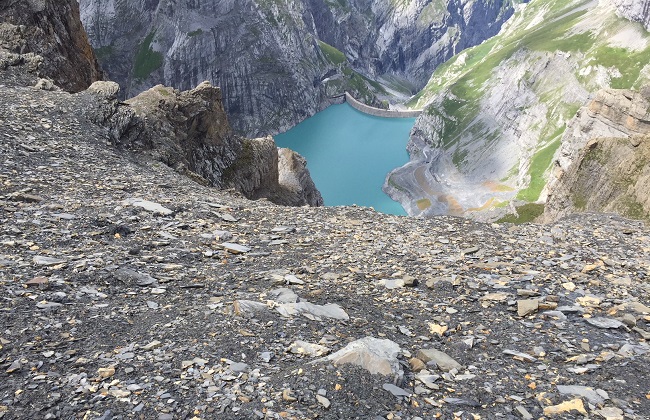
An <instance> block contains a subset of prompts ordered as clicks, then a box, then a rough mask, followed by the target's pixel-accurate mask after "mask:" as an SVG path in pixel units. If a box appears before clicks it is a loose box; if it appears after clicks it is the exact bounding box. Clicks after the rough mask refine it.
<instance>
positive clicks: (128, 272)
mask: <svg viewBox="0 0 650 420" xmlns="http://www.w3.org/2000/svg"><path fill="white" fill-rule="evenodd" d="M113 275H114V276H115V278H116V279H118V280H119V281H121V282H122V283H125V284H128V285H132V284H134V285H136V286H140V287H147V286H153V285H157V284H158V280H156V279H155V278H153V277H151V276H150V275H149V274H147V273H141V272H139V271H135V270H133V269H130V268H120V269H117V270H115V272H114V273H113Z"/></svg>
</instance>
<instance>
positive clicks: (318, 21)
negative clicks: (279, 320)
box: [80, 0, 519, 136]
mask: <svg viewBox="0 0 650 420" xmlns="http://www.w3.org/2000/svg"><path fill="white" fill-rule="evenodd" d="M518 2H519V1H515V2H512V1H506V0H498V1H490V0H417V1H409V2H395V1H391V0H345V1H327V2H323V1H315V0H314V1H297V0H290V1H283V2H268V1H261V0H242V1H237V2H235V1H215V0H208V1H202V2H196V1H194V2H173V3H172V2H165V1H159V0H154V1H144V0H138V1H127V0H106V1H98V0H81V1H80V4H81V11H82V19H83V21H84V24H85V26H86V28H87V30H88V32H89V35H90V39H91V42H92V44H93V46H94V47H95V48H96V50H97V53H98V55H99V57H100V60H101V62H102V64H103V66H104V67H105V68H106V69H107V72H108V74H109V75H110V76H111V78H113V79H114V80H116V81H118V82H119V83H120V84H121V85H122V86H123V88H124V91H125V94H126V96H127V97H128V96H132V95H135V94H137V93H139V92H140V91H143V90H146V89H148V88H150V87H152V86H154V85H156V84H159V83H162V84H165V85H167V86H173V87H175V88H178V89H190V88H192V87H193V86H195V85H196V84H198V83H200V82H202V81H203V80H208V81H210V82H211V83H212V84H213V85H215V86H219V87H221V89H222V92H223V101H224V106H225V109H226V111H227V112H228V115H229V117H230V119H231V122H232V124H233V127H234V128H235V129H236V130H237V131H238V132H240V133H243V134H246V135H249V136H258V135H266V134H275V133H278V132H281V131H285V130H286V129H288V128H290V127H291V126H293V125H295V124H296V123H297V122H299V121H301V120H303V119H305V118H306V117H308V116H311V115H313V114H314V113H315V112H317V111H319V110H321V109H322V108H323V107H325V106H327V105H328V104H329V103H330V99H329V98H328V96H331V95H334V94H340V93H342V92H343V90H349V91H351V92H354V94H355V95H354V96H355V97H358V98H360V99H362V100H364V101H365V102H370V103H372V104H373V105H379V104H380V102H379V101H378V100H377V96H379V97H381V98H384V99H390V98H394V97H395V95H397V96H401V97H408V96H410V95H412V93H413V92H414V91H417V89H419V88H421V87H422V86H423V85H424V84H425V83H426V81H427V79H428V77H429V75H430V73H431V71H432V70H433V69H434V68H435V67H436V66H437V65H439V64H440V63H442V62H444V61H445V60H446V59H448V58H449V57H451V56H452V55H453V54H454V53H456V52H458V51H460V49H462V48H465V47H467V46H471V45H474V44H477V43H480V42H481V41H482V40H484V39H485V38H487V37H489V36H491V35H494V34H495V33H497V32H498V29H499V28H500V26H501V24H502V23H503V22H504V21H505V20H506V19H507V17H508V16H510V14H512V12H513V10H514V8H513V6H512V5H513V3H518ZM375 80H380V81H381V82H382V84H383V86H382V85H380V84H378V83H376V82H375Z"/></svg>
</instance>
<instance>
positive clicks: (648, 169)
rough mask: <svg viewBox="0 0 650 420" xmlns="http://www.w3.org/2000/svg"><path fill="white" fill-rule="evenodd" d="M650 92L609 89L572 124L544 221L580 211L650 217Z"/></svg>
mask: <svg viewBox="0 0 650 420" xmlns="http://www.w3.org/2000/svg"><path fill="white" fill-rule="evenodd" d="M648 163H650V88H645V89H642V90H641V91H640V92H634V91H629V90H614V89H607V90H603V91H600V92H598V94H597V95H596V97H595V98H594V99H593V100H592V101H591V102H590V103H589V104H588V105H587V106H585V107H584V108H582V109H580V111H579V112H578V114H577V116H576V117H575V118H574V119H573V120H572V121H571V122H570V123H569V125H568V127H567V130H566V132H565V134H564V137H563V138H562V147H561V148H560V151H559V153H558V155H557V158H556V160H555V162H554V170H553V172H552V176H551V179H550V181H549V183H548V186H547V187H548V200H547V203H546V207H545V211H544V218H545V220H546V221H549V222H550V221H554V220H557V219H558V218H560V217H562V216H565V215H567V214H571V213H575V212H580V211H598V212H602V211H605V212H616V213H620V214H623V215H625V216H628V217H634V218H645V219H650V190H648V185H650V184H649V182H650V165H648Z"/></svg>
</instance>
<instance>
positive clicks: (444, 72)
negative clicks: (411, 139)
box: [408, 0, 650, 202]
mask: <svg viewBox="0 0 650 420" xmlns="http://www.w3.org/2000/svg"><path fill="white" fill-rule="evenodd" d="M558 56H559V57H560V58H559V59H558V58H557V57H558ZM539 60H542V62H541V64H539V63H538V61H539ZM555 62H564V63H566V66H565V68H567V69H570V70H568V72H567V74H553V72H551V71H549V70H548V69H546V68H545V67H544V63H555ZM648 63H650V34H649V33H648V32H647V31H645V29H644V28H643V27H642V26H641V25H640V24H636V23H632V22H630V21H627V20H625V19H622V18H619V17H617V16H616V14H615V11H614V8H613V6H608V5H604V4H601V5H599V4H598V2H593V1H590V0H574V1H565V0H532V1H531V2H530V3H529V4H528V5H526V6H525V7H523V8H522V9H521V10H520V11H518V12H517V13H516V14H515V16H513V17H512V18H511V21H510V22H509V24H507V25H506V26H505V27H504V29H503V30H502V31H501V33H500V34H499V35H497V36H496V37H494V38H491V39H489V40H487V41H486V42H484V43H482V44H481V45H478V46H476V47H473V48H470V49H468V50H466V51H464V52H462V53H460V54H458V55H456V56H455V57H453V58H452V59H451V60H449V61H448V62H447V63H445V64H444V65H442V66H441V67H439V68H438V69H437V70H436V71H435V73H434V74H433V75H432V76H431V79H430V81H429V83H428V84H427V86H426V87H425V88H424V89H423V90H422V91H421V92H419V93H418V94H417V95H416V96H415V97H414V98H413V99H412V100H411V101H410V102H409V104H408V105H409V106H410V107H412V108H422V107H425V108H426V112H427V114H428V115H430V116H431V117H432V119H431V120H436V121H437V123H436V124H437V125H436V126H435V127H433V126H432V127H429V130H428V131H429V132H431V133H433V137H434V138H433V139H431V142H432V144H434V145H439V146H441V147H443V148H445V149H447V150H448V151H449V152H450V153H452V154H453V156H454V163H456V165H457V166H458V167H459V169H461V171H464V172H469V171H471V168H472V167H474V166H475V165H476V164H477V162H476V159H478V158H479V157H480V156H482V152H481V149H482V148H484V149H485V150H487V149H488V148H489V147H491V146H492V145H493V144H495V143H498V142H500V141H501V142H502V141H511V142H516V141H515V140H516V139H514V138H513V136H512V135H511V134H508V135H505V134H504V132H503V129H502V128H500V127H499V125H498V124H494V125H490V124H488V123H486V121H485V120H486V118H485V114H486V106H488V105H486V103H487V102H489V99H490V98H489V97H490V96H494V93H495V89H508V88H509V87H508V86H507V85H504V84H503V83H504V82H503V81H502V80H501V79H503V77H504V74H507V73H508V72H509V71H517V70H520V69H522V68H525V66H529V65H530V67H531V71H530V72H528V71H526V72H525V73H524V74H523V75H522V76H521V77H520V78H519V79H518V80H517V81H516V83H517V86H511V87H512V88H513V89H520V90H522V91H525V92H532V94H533V95H534V96H535V97H536V100H535V101H532V102H531V101H529V103H528V104H523V105H521V104H520V105H518V106H520V108H519V109H513V110H512V111H513V112H516V113H517V114H518V115H519V116H522V115H528V114H534V112H538V113H539V111H538V110H536V111H532V110H531V109H532V107H533V106H536V107H538V109H543V110H544V111H545V113H546V115H545V116H543V118H541V119H538V120H537V121H535V123H534V125H530V126H529V127H526V125H525V122H524V123H522V124H524V125H523V128H524V131H526V134H527V135H529V136H530V135H531V133H533V134H534V137H535V139H534V140H535V141H533V143H532V144H526V145H524V146H521V144H518V145H517V146H516V147H519V148H521V149H522V156H526V159H527V161H526V162H521V161H520V162H517V164H515V165H514V166H513V167H511V168H510V170H509V171H507V172H506V173H503V174H502V175H503V176H502V178H501V179H500V181H501V182H505V183H507V184H509V185H512V186H513V187H515V188H517V190H518V191H519V192H518V194H517V198H518V199H520V200H524V201H529V202H534V201H537V200H538V199H539V198H540V194H541V193H542V190H543V188H544V186H545V184H546V174H547V172H548V169H549V168H550V167H551V163H552V161H553V156H554V154H555V153H556V151H557V150H558V148H559V146H560V139H561V137H562V135H563V133H564V129H565V126H566V122H567V121H568V120H569V119H570V118H572V117H573V116H574V115H575V113H576V111H577V109H578V108H579V107H580V106H582V105H584V101H582V100H579V99H578V98H580V95H573V94H572V92H573V91H580V92H594V91H596V90H598V89H600V88H603V87H613V88H639V87H641V86H642V85H644V84H647V83H649V82H650V67H649V66H648ZM500 84H501V85H500ZM521 85H525V86H524V87H523V88H522V86H521ZM527 107H528V108H527ZM540 107H541V108H540ZM433 117H435V118H433ZM423 121H424V122H423V123H424V124H426V120H423ZM497 122H499V120H498V119H497ZM531 124H532V123H531ZM512 125H513V126H515V125H516V124H514V123H513V124H512ZM508 136H510V137H508ZM519 143H521V142H519ZM513 147H515V146H514V143H513ZM524 149H525V150H524ZM483 154H484V153H483Z"/></svg>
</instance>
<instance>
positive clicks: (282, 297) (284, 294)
mask: <svg viewBox="0 0 650 420" xmlns="http://www.w3.org/2000/svg"><path fill="white" fill-rule="evenodd" d="M269 296H270V297H272V298H273V300H274V301H275V302H278V303H296V302H298V295H297V294H296V293H295V292H294V291H293V290H291V289H288V288H286V287H281V288H278V289H273V290H271V291H270V292H269Z"/></svg>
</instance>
